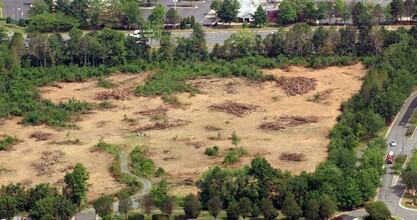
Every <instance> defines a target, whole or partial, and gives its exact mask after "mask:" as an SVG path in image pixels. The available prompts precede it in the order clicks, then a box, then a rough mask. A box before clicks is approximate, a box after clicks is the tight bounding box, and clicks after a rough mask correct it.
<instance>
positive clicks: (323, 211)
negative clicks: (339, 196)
mask: <svg viewBox="0 0 417 220" xmlns="http://www.w3.org/2000/svg"><path fill="white" fill-rule="evenodd" d="M336 210H337V206H336V202H335V201H334V200H332V199H331V198H330V197H328V196H324V197H323V199H322V201H321V205H320V216H321V217H324V218H330V217H331V216H332V215H333V214H334V213H335V212H336Z"/></svg>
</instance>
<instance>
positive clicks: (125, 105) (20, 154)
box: [0, 64, 366, 199]
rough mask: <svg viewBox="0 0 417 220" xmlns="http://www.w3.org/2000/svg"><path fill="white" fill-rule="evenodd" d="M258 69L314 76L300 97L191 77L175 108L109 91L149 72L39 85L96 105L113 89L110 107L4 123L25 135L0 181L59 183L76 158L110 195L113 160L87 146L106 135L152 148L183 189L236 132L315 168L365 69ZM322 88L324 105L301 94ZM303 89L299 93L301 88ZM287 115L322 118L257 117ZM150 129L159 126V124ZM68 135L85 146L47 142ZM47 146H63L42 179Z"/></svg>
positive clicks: (49, 94)
mask: <svg viewBox="0 0 417 220" xmlns="http://www.w3.org/2000/svg"><path fill="white" fill-rule="evenodd" d="M263 71H264V72H265V73H266V74H273V75H275V76H276V78H279V77H286V78H288V77H305V78H309V79H314V84H315V85H314V89H312V90H310V89H309V91H307V93H305V94H302V95H300V94H297V95H295V96H288V95H287V92H286V91H284V90H283V89H282V85H281V86H279V85H278V83H277V82H275V81H269V82H264V83H256V84H255V83H251V82H248V81H245V80H243V79H238V78H229V79H213V78H205V79H197V80H192V81H190V83H193V84H194V85H198V86H199V88H200V90H201V93H199V94H197V95H195V96H190V94H179V95H176V97H177V98H178V101H179V102H181V103H182V104H183V105H182V106H183V107H182V108H173V107H171V106H169V105H168V104H165V103H163V101H162V100H161V98H160V97H135V96H133V95H131V94H130V95H129V94H125V93H123V95H122V96H123V97H122V98H120V99H118V98H116V97H115V94H114V92H113V93H112V92H110V93H109V91H132V90H133V89H134V87H135V86H136V85H137V84H140V83H143V80H144V79H145V78H146V76H147V75H148V74H150V73H146V74H141V75H126V74H120V75H115V76H110V77H107V78H106V79H107V80H109V81H112V82H113V83H115V84H117V85H118V86H117V87H116V88H113V90H111V89H105V88H100V87H97V85H96V82H97V81H96V80H88V81H86V82H83V83H58V85H59V86H46V87H43V88H41V91H42V95H43V97H44V98H47V99H50V100H51V101H53V102H56V103H57V102H59V101H63V100H68V99H71V98H73V97H74V98H76V99H77V100H84V101H87V102H93V103H99V102H100V100H97V94H102V95H103V94H106V98H107V96H109V97H108V98H110V100H111V101H112V102H113V104H114V105H116V107H115V108H112V109H96V110H93V111H92V113H91V114H88V115H84V116H82V118H81V121H79V122H77V125H78V126H79V129H77V130H68V129H54V128H49V127H45V126H37V127H25V126H22V125H20V124H18V121H19V120H20V119H19V118H12V119H9V120H6V121H4V122H2V124H1V125H0V135H1V134H7V135H16V137H18V138H19V139H21V140H23V142H21V143H19V144H17V145H15V146H14V148H15V149H14V150H13V151H3V152H0V167H2V168H4V169H8V170H13V172H0V175H1V178H0V184H5V183H9V182H22V181H26V182H28V180H31V181H32V182H30V183H28V184H31V185H34V184H36V183H39V182H52V183H57V182H58V183H60V182H62V178H63V176H64V174H65V171H67V170H68V169H69V168H70V167H71V166H73V165H74V164H75V163H77V162H81V163H83V164H84V165H85V166H86V167H87V169H88V171H89V172H90V182H91V183H92V186H91V190H90V192H89V198H90V199H91V198H96V197H97V196H98V195H100V193H104V192H105V193H111V192H115V191H117V190H118V189H120V187H121V186H120V185H119V184H118V183H117V182H115V180H114V179H113V178H112V176H111V175H110V173H109V172H108V167H109V165H110V163H111V160H112V157H111V156H110V155H107V154H105V153H99V152H95V153H93V152H90V148H91V146H93V145H94V144H96V143H97V142H98V140H99V139H100V138H103V139H104V141H106V142H108V143H115V144H124V145H126V146H135V145H146V146H149V157H151V158H152V159H153V160H154V161H155V163H156V166H161V167H163V168H164V169H165V170H166V171H167V173H168V175H167V177H168V179H170V182H171V183H173V185H175V187H174V188H173V192H183V191H184V190H183V189H187V190H186V191H187V192H189V191H193V190H195V187H191V186H190V185H189V184H192V183H193V182H194V181H195V180H197V179H198V178H199V177H200V175H201V173H202V172H204V171H205V170H207V168H208V167H209V166H213V165H220V164H221V162H222V161H223V156H224V154H225V153H226V150H227V149H229V148H231V147H232V144H231V141H230V139H229V138H230V136H231V134H232V133H233V131H235V132H236V134H237V135H238V136H239V137H240V138H241V141H240V143H239V144H238V147H243V148H245V149H246V150H248V151H249V153H250V154H251V155H252V156H253V155H260V156H263V157H265V158H266V159H268V160H269V162H270V163H271V164H272V165H273V166H274V167H277V168H281V169H289V170H290V171H291V172H293V173H299V172H300V171H302V170H306V171H314V169H315V167H316V165H317V164H318V163H320V162H321V161H323V160H325V158H326V155H327V153H326V151H327V144H328V141H329V140H328V139H327V135H328V132H329V129H331V128H332V126H333V125H334V124H335V122H336V117H337V116H338V115H339V114H340V112H339V110H338V109H339V106H340V103H341V102H342V101H346V100H347V99H348V98H349V97H351V96H352V94H353V93H355V92H357V91H358V90H359V88H360V86H361V84H362V81H361V80H359V79H360V78H361V77H362V76H364V75H365V73H366V69H365V68H364V67H363V65H362V64H355V65H352V66H346V67H330V68H327V69H322V70H312V69H306V68H302V67H291V68H290V69H289V70H288V71H283V70H280V69H273V70H263ZM347 73H348V74H347ZM281 83H282V82H281ZM297 90H299V89H297ZM328 90H331V91H332V92H331V93H329V94H327V96H326V100H323V102H311V101H310V102H309V101H307V99H308V97H311V96H313V95H314V94H316V93H323V92H324V91H328ZM300 91H304V90H302V89H301V88H300ZM103 92H104V93H103ZM108 94H109V95H108ZM117 94H119V93H117ZM117 97H118V96H117ZM113 98H116V99H113ZM324 101H325V103H324ZM221 103H240V104H243V105H244V106H246V107H248V106H249V107H251V106H252V107H253V106H257V107H256V109H254V108H249V111H247V112H246V111H245V112H244V113H243V114H242V115H240V114H239V115H235V114H228V113H225V112H221V111H218V110H215V109H213V105H218V104H221ZM234 106H236V105H234ZM241 107H242V106H241ZM227 108H229V107H227ZM239 108H240V107H239ZM232 109H234V107H233V108H232ZM235 110H236V109H235ZM238 112H240V109H238ZM284 116H288V117H289V116H291V117H296V119H297V117H298V119H302V120H304V119H305V118H306V117H308V118H311V117H313V118H316V119H318V120H314V122H309V123H300V124H296V125H294V126H288V127H286V128H282V129H280V130H264V129H260V126H261V125H262V124H263V123H267V122H274V121H276V120H277V119H280V117H284ZM184 122H186V123H184ZM285 123H288V122H285ZM174 125H175V126H174ZM152 126H154V127H155V128H161V129H160V130H155V129H152V128H151V127H152ZM165 126H166V127H165ZM144 128H146V129H144ZM35 131H40V132H44V133H48V134H50V135H48V141H43V140H42V139H43V138H40V140H38V138H30V136H31V135H32V134H33V133H34V132H35ZM135 131H138V132H137V133H136V132H135ZM219 134H220V135H219ZM213 137H216V138H213ZM67 139H70V140H73V139H79V140H80V143H81V144H78V145H54V144H50V143H51V142H53V141H56V142H59V141H63V140H67ZM214 145H217V146H219V149H220V150H219V154H220V156H219V157H217V158H211V157H208V156H206V155H204V151H205V148H206V147H213V146H214ZM45 151H48V152H56V151H61V152H62V154H60V155H61V157H60V158H59V160H58V161H55V160H54V162H53V163H52V165H51V167H50V169H49V170H48V175H40V176H38V175H36V174H37V172H36V169H35V167H34V165H33V164H34V163H35V162H39V161H41V158H42V156H44V154H43V153H44V152H45ZM284 153H295V154H297V155H303V156H302V161H288V160H282V159H280V156H281V155H282V154H284ZM250 160H251V157H249V156H245V157H243V158H242V161H241V162H240V163H239V164H237V165H236V166H241V165H243V164H248V163H250Z"/></svg>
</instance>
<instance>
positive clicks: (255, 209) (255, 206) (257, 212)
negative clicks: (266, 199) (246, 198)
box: [250, 203, 261, 218]
mask: <svg viewBox="0 0 417 220" xmlns="http://www.w3.org/2000/svg"><path fill="white" fill-rule="evenodd" d="M260 214H261V210H260V209H259V205H258V203H253V205H252V212H251V214H250V216H251V217H253V218H257V217H259V215H260Z"/></svg>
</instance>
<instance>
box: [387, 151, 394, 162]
mask: <svg viewBox="0 0 417 220" xmlns="http://www.w3.org/2000/svg"><path fill="white" fill-rule="evenodd" d="M385 161H386V162H387V164H391V163H393V162H394V152H392V151H390V152H389V153H388V155H387V158H386V159H385Z"/></svg>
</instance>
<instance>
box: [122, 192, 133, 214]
mask: <svg viewBox="0 0 417 220" xmlns="http://www.w3.org/2000/svg"><path fill="white" fill-rule="evenodd" d="M132 210H133V202H132V199H131V198H130V197H129V196H128V195H124V196H122V198H121V199H120V201H119V212H120V213H123V214H125V219H126V218H127V214H128V213H129V212H130V211H132Z"/></svg>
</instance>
